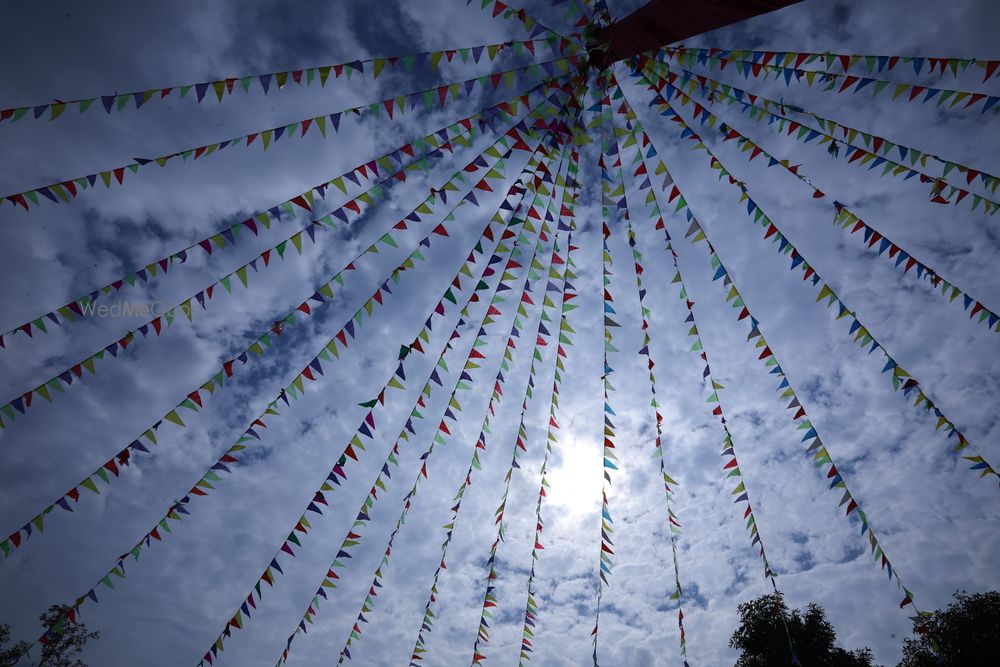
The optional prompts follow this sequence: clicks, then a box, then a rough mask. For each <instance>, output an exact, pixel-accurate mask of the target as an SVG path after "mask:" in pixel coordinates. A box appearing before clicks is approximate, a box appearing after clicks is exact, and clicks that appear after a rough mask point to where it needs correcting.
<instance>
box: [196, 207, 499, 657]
mask: <svg viewBox="0 0 1000 667" xmlns="http://www.w3.org/2000/svg"><path fill="white" fill-rule="evenodd" d="M493 222H494V220H492V219H491V220H490V221H489V222H488V223H487V225H486V227H485V228H484V229H483V232H482V234H481V235H480V237H479V238H478V239H477V241H476V243H475V245H474V247H473V249H472V250H470V252H469V258H468V259H467V260H466V261H465V262H464V263H463V264H462V266H461V267H460V268H459V270H458V272H457V273H456V274H455V277H454V278H453V279H452V280H451V281H449V282H448V283H447V284H446V286H445V289H444V292H443V294H442V295H441V297H440V298H439V299H438V303H437V305H436V306H432V307H431V310H430V312H429V313H428V314H427V316H426V321H425V323H424V325H423V327H422V328H421V330H420V331H419V332H418V334H417V335H415V336H414V338H413V341H414V342H413V343H410V344H409V345H402V347H401V350H400V359H399V360H398V362H397V365H396V368H395V370H394V371H393V372H392V373H390V375H389V378H388V379H387V380H386V381H385V382H384V383H383V386H382V388H381V389H380V390H379V391H378V392H377V398H375V399H373V400H372V401H368V402H367V403H366V404H363V405H365V406H366V407H368V413H367V414H366V415H365V416H364V417H363V418H362V420H361V423H360V424H359V425H358V427H357V429H355V432H354V435H353V436H352V437H351V438H350V439H349V441H348V444H347V446H346V448H345V449H344V453H343V454H342V455H341V456H340V458H339V460H338V461H337V463H336V464H335V465H334V466H332V467H331V470H330V472H329V474H327V475H326V476H325V477H324V479H323V481H322V483H321V484H320V485H319V488H317V489H316V491H314V492H313V493H312V495H311V496H310V497H311V498H312V500H311V501H309V502H308V503H307V505H306V509H304V510H303V511H302V513H301V516H300V517H299V519H298V520H297V521H296V522H295V523H294V525H293V527H292V528H291V529H290V531H289V533H288V537H286V538H284V539H283V540H282V544H281V546H280V547H278V548H277V549H276V550H275V553H274V556H273V557H272V558H271V559H270V561H269V565H268V566H267V567H265V568H264V571H263V572H262V573H261V575H260V576H259V577H257V581H256V582H255V584H254V586H253V587H252V590H251V591H250V593H249V594H248V595H246V596H245V599H243V601H242V603H241V604H240V605H238V606H237V609H236V611H235V612H234V613H233V614H232V615H231V616H230V617H229V620H228V621H227V624H226V627H225V628H224V629H223V631H222V632H221V633H219V635H218V636H217V637H216V639H215V641H214V642H213V644H212V648H211V649H210V650H209V651H207V652H206V653H205V655H204V656H203V658H202V660H201V662H200V663H199V665H204V664H205V663H207V664H210V665H211V664H214V659H216V658H218V655H217V652H218V651H221V650H223V644H224V638H225V637H228V636H229V634H230V632H231V629H232V628H235V629H238V630H242V629H243V627H244V625H245V623H246V621H244V620H243V617H244V616H246V617H247V618H249V614H250V611H249V610H250V607H249V606H248V605H253V608H254V609H256V605H254V598H253V594H254V592H256V593H257V600H258V601H260V600H261V597H260V596H261V593H260V592H261V586H262V584H264V583H267V584H269V585H270V586H272V587H273V586H274V583H275V576H274V572H277V573H278V574H283V573H284V572H283V570H282V569H281V567H280V565H279V564H278V561H277V559H278V558H279V557H280V556H281V554H282V553H285V554H288V555H289V556H291V557H293V558H294V557H295V553H294V550H293V548H292V546H291V545H292V544H294V545H295V546H298V547H300V548H301V547H302V542H301V539H300V538H299V536H298V535H297V534H296V533H301V534H302V537H303V538H304V537H305V535H307V534H308V531H309V529H310V528H311V525H310V523H309V519H308V516H307V515H308V513H309V512H315V513H316V514H320V515H322V513H323V512H322V510H321V509H320V507H319V504H324V505H327V506H328V507H329V504H328V500H329V499H328V498H327V497H326V496H325V495H324V494H325V493H329V492H331V491H333V490H334V489H335V487H334V486H331V484H330V483H331V482H332V483H333V484H336V485H338V486H339V485H340V479H341V478H342V479H347V473H346V472H345V470H344V466H346V465H347V464H348V457H349V458H351V459H354V460H355V461H357V460H358V450H360V451H364V450H365V445H364V441H363V440H362V439H361V437H362V436H364V437H365V438H368V439H370V440H371V439H374V431H375V430H376V427H375V418H374V414H373V411H374V409H375V407H376V406H377V405H379V404H382V405H384V403H385V393H386V391H387V390H388V389H390V388H395V389H405V386H404V385H403V384H402V382H405V379H406V373H405V371H404V361H405V359H406V358H407V357H408V356H409V352H410V351H411V350H412V349H414V347H413V345H414V344H416V345H417V346H418V347H417V348H416V349H418V351H422V350H420V347H419V346H420V341H421V340H424V342H427V341H428V340H429V336H428V334H427V331H429V330H431V329H432V328H433V320H434V317H435V315H441V316H442V317H443V316H444V310H445V308H446V306H445V302H446V301H451V302H455V296H454V291H453V288H455V289H460V286H461V276H462V275H463V273H464V274H465V275H467V276H470V277H471V275H472V273H471V270H470V268H469V266H470V265H474V264H475V263H476V255H477V254H479V255H482V254H483V248H482V243H483V240H484V239H489V240H492V238H493V236H494V232H493V227H492V225H493ZM500 231H501V233H503V229H502V228H501V230H500ZM484 268H485V267H484ZM481 279H482V278H481V277H480V280H481ZM456 283H457V285H456ZM475 293H476V292H475V290H474V291H473V292H472V293H471V294H470V299H471V297H472V294H475ZM459 321H461V319H459ZM461 334H462V332H461V331H460V330H458V326H457V325H456V331H455V332H453V337H460V336H461ZM447 349H449V348H447V347H446V348H444V349H443V350H442V352H441V356H440V357H439V362H440V360H441V359H443V357H444V353H445V351H446V350H447ZM432 370H433V367H432ZM429 382H430V378H428V380H427V382H426V383H425V385H424V386H425V388H427V389H428V390H429V386H428V383H429ZM412 409H416V408H415V407H414V408H412ZM405 432H406V431H405V429H404V433H405ZM397 454H398V442H397V445H396V446H394V447H393V449H392V450H390V452H389V454H388V457H387V461H386V463H383V465H382V471H383V472H380V473H379V475H378V477H377V478H376V480H375V482H373V484H372V487H371V488H372V490H371V492H370V494H369V497H368V498H367V499H366V501H365V505H364V506H363V507H362V509H361V510H360V511H359V519H358V521H361V520H362V519H361V518H360V516H361V515H362V514H364V513H365V512H366V511H367V510H370V509H371V506H372V505H373V504H374V502H375V500H377V498H378V496H377V493H378V489H379V488H382V489H383V490H384V488H385V487H384V483H383V482H382V475H383V474H387V471H388V465H389V463H393V464H395V463H396V461H395V455H397ZM350 536H353V537H350ZM359 538H360V536H359V535H356V534H355V533H353V528H352V532H350V533H349V538H348V539H347V540H345V541H348V540H353V541H354V542H353V544H357V543H358V542H357V540H358V539H359ZM341 552H342V553H346V552H344V550H343V549H342V550H341ZM339 557H340V556H339V555H338V558H339ZM347 557H350V555H349V554H347ZM335 563H336V561H335ZM333 567H336V564H335V565H333V566H331V568H329V569H333ZM320 590H321V591H322V590H323V589H322V587H320ZM241 599H242V598H241Z"/></svg>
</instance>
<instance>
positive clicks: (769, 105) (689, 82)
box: [662, 69, 1000, 215]
mask: <svg viewBox="0 0 1000 667" xmlns="http://www.w3.org/2000/svg"><path fill="white" fill-rule="evenodd" d="M681 71H682V72H683V76H678V75H677V74H676V73H673V72H669V71H668V73H667V74H666V75H665V76H663V77H662V78H663V79H665V80H666V81H667V82H668V83H669V84H671V85H673V84H675V83H677V82H678V80H680V85H681V86H687V87H688V89H689V90H690V94H691V95H693V94H694V92H695V90H697V89H701V91H702V97H703V98H705V99H706V100H707V101H708V103H709V104H710V105H711V104H713V103H714V102H715V100H716V99H718V97H717V96H721V97H723V98H724V99H725V100H726V101H727V104H729V105H733V104H739V105H740V106H741V110H742V112H743V113H745V114H746V115H747V116H749V117H750V118H751V119H752V120H755V121H757V122H760V121H762V120H765V119H766V120H767V121H768V124H769V125H771V126H772V127H774V129H775V131H777V132H778V133H779V134H783V135H785V136H793V135H794V138H795V139H796V140H797V141H799V142H801V143H804V144H807V143H810V142H812V141H813V140H815V139H817V138H818V139H819V141H817V144H816V145H817V146H823V145H826V146H827V154H828V155H830V156H831V157H833V158H834V159H837V158H839V157H841V148H843V158H844V159H845V160H847V163H848V164H855V163H857V166H859V167H864V166H867V167H868V171H872V170H874V169H876V168H877V167H882V171H881V173H880V176H882V177H885V176H887V175H888V176H892V177H899V176H902V177H903V180H904V181H907V180H909V179H911V178H913V177H917V178H918V180H919V181H920V182H921V183H923V184H926V185H928V186H929V188H928V191H929V195H928V198H929V199H930V201H932V202H934V203H935V204H945V205H947V204H952V205H953V206H958V205H959V204H960V203H962V201H963V200H965V199H966V198H968V197H969V196H970V195H971V199H969V200H968V202H967V203H968V204H969V205H970V207H971V210H973V211H975V210H977V209H979V208H980V205H981V208H982V210H983V213H985V214H988V215H993V214H995V213H996V212H997V210H998V209H1000V204H998V203H997V202H995V201H993V200H992V199H989V198H988V197H985V196H982V195H978V194H976V193H973V192H971V191H970V190H967V189H965V188H963V187H960V186H957V185H953V184H951V183H949V182H948V181H946V180H945V176H947V175H948V173H949V172H950V171H952V170H953V169H954V168H956V167H958V166H959V165H957V164H955V163H952V162H947V161H944V160H941V159H940V158H935V159H936V160H937V161H939V162H941V163H942V164H943V165H944V166H943V169H942V171H943V175H942V176H932V175H930V174H928V173H926V172H924V171H922V170H920V169H919V168H917V163H918V162H919V163H920V165H921V166H922V167H924V168H926V167H927V163H928V159H929V158H932V157H934V156H933V155H931V154H929V153H923V152H921V151H918V150H916V149H913V148H909V147H907V146H900V145H897V144H893V143H891V142H886V141H885V140H884V139H882V138H881V137H876V136H873V135H870V134H867V133H860V132H859V131H858V130H855V129H853V128H849V127H847V126H844V125H838V124H836V123H835V122H834V121H826V120H825V119H823V122H822V123H819V124H820V127H821V128H822V129H819V130H817V129H816V128H814V127H812V126H810V125H808V124H805V123H802V122H798V121H794V120H792V119H790V118H789V117H788V116H787V110H788V109H790V108H797V107H793V105H791V104H785V103H782V102H775V101H774V100H768V99H765V98H761V97H759V96H757V95H753V94H752V93H747V92H746V91H743V90H740V89H738V88H734V87H732V86H727V87H726V88H728V90H727V89H725V88H724V86H725V84H718V82H716V81H714V80H713V79H708V77H703V76H699V75H695V74H694V73H693V72H691V71H690V70H686V69H682V70H681ZM713 85H715V86H716V88H715V90H712V86H713ZM675 89H676V90H678V93H679V94H680V95H681V96H682V104H684V105H687V104H688V103H691V104H693V105H695V106H696V107H697V116H698V117H699V118H703V119H704V120H702V122H705V121H706V120H708V121H709V122H715V121H711V114H710V113H709V112H708V110H707V109H705V108H704V107H702V106H701V105H700V104H698V103H697V102H694V101H693V100H691V98H690V97H689V96H688V95H686V94H684V93H683V91H682V90H680V88H679V87H677V86H675ZM706 90H708V91H709V92H708V93H707V94H706V92H705V91H706ZM744 95H745V96H746V100H744V99H743V97H744ZM758 103H759V104H760V106H758ZM774 109H777V112H775V111H774ZM723 125H724V124H723ZM838 127H839V128H840V130H841V134H842V135H843V136H842V139H841V141H842V142H843V147H842V146H841V144H838V143H837V138H836V135H835V134H834V133H835V132H836V130H837V128H838ZM722 129H723V128H722V125H720V130H722ZM725 132H726V133H727V135H726V136H727V138H729V139H734V138H736V137H737V136H741V135H739V133H735V134H733V132H734V130H732V128H731V127H728V126H727V127H726V128H725ZM859 136H860V137H861V139H862V141H863V142H864V146H861V145H857V144H854V143H852V142H854V141H855V140H856V139H857V138H858V137H859ZM740 143H741V148H744V147H745V151H747V152H750V153H751V155H752V156H753V157H756V156H757V155H759V154H760V152H761V151H760V150H759V146H757V145H756V144H754V143H753V142H751V141H749V139H744V140H741V142H740ZM893 148H895V149H897V151H898V153H899V159H900V160H907V159H908V160H909V165H907V164H905V162H897V161H896V160H893V159H892V157H891V155H892V153H891V149H893ZM880 152H881V155H880ZM775 162H776V161H775V160H773V159H772V160H771V162H770V165H769V166H773V165H774V164H775ZM783 166H785V167H786V168H789V167H788V166H787V163H786V164H785V165H783ZM797 168H798V167H794V169H797ZM962 169H963V170H964V173H965V176H966V182H967V184H968V185H971V184H972V182H973V181H975V180H976V177H977V176H978V177H979V179H980V180H981V181H982V183H983V185H984V186H985V187H988V188H990V189H991V190H992V191H993V192H994V193H995V192H996V188H997V186H998V185H1000V179H997V178H996V177H993V176H991V175H989V174H986V173H983V172H980V171H978V170H975V169H971V168H969V167H965V166H962ZM800 178H802V177H801V176H800ZM816 196H817V197H818V196H821V195H816Z"/></svg>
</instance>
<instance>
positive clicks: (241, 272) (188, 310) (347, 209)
mask: <svg viewBox="0 0 1000 667" xmlns="http://www.w3.org/2000/svg"><path fill="white" fill-rule="evenodd" d="M507 108H508V109H510V108H511V107H510V106H508V107H507ZM529 109H530V107H529ZM513 111H514V112H515V113H516V111H517V109H516V108H515V109H513ZM473 127H474V126H473ZM471 131H472V130H471V129H470V130H463V132H462V133H461V135H459V136H464V134H467V133H469V132H471ZM452 141H453V140H452ZM452 141H448V142H446V143H444V144H443V148H444V150H448V151H449V152H454V151H453V146H452V145H451V144H452ZM458 143H459V145H466V146H469V145H471V144H469V143H468V142H463V141H461V140H459V141H458ZM442 157H444V152H443V151H442V149H441V148H434V149H432V150H430V151H428V153H426V154H425V155H423V156H421V157H420V158H419V159H415V160H413V161H412V162H411V163H409V164H402V165H401V166H400V167H399V168H398V169H397V170H396V171H394V172H392V173H390V174H388V175H386V176H385V177H384V178H382V179H381V180H380V181H377V182H376V183H375V184H374V185H372V186H371V187H370V188H369V189H368V190H366V191H364V192H362V193H361V194H359V195H357V196H356V197H354V198H353V199H351V200H349V201H348V202H347V203H345V204H344V205H342V206H340V207H339V208H337V209H335V210H334V211H333V212H332V213H329V214H327V215H325V216H323V217H321V218H319V219H318V220H314V221H313V222H312V223H308V224H307V225H306V226H305V227H304V228H303V229H302V230H301V231H299V232H297V233H295V234H293V235H292V236H290V237H288V238H286V239H284V240H283V241H281V242H280V243H278V244H277V245H275V246H274V247H272V248H268V249H267V250H265V251H264V252H262V253H261V254H260V255H259V256H258V257H255V258H254V259H253V260H251V261H249V262H247V263H245V264H243V265H242V266H240V267H238V268H237V269H235V270H234V271H231V272H230V273H228V274H226V275H224V276H223V277H222V278H219V279H217V280H214V281H212V282H211V283H210V284H209V285H208V286H206V287H204V288H202V289H201V290H199V291H198V292H197V293H195V294H193V295H191V296H190V297H188V298H187V299H186V300H185V301H183V302H181V303H179V304H177V305H175V306H172V307H170V308H169V309H166V310H165V312H164V313H163V314H162V315H156V316H155V317H153V319H151V320H149V321H147V322H145V323H144V324H142V325H141V326H139V327H138V328H137V330H138V331H139V332H140V333H142V336H143V339H145V338H146V337H147V335H148V334H149V331H150V330H152V331H153V332H155V334H156V336H157V337H158V336H159V335H160V333H161V330H162V328H163V325H164V322H165V323H166V327H167V328H169V327H170V326H172V324H173V322H174V318H175V317H176V316H177V313H178V312H180V313H183V314H184V316H185V317H186V318H187V320H188V321H189V322H191V321H192V314H193V312H194V305H193V303H192V300H194V301H197V302H198V304H199V305H200V306H201V307H202V309H203V310H205V309H206V308H207V306H206V301H210V300H211V299H212V295H213V292H214V290H215V289H216V288H217V287H219V286H222V287H223V288H225V290H226V292H227V293H232V279H233V276H236V277H237V278H238V279H239V281H240V283H241V284H242V285H243V287H244V289H247V288H248V282H247V281H248V273H249V269H251V268H252V269H253V270H254V272H255V273H257V272H258V271H259V268H258V260H260V261H263V264H264V268H267V267H268V266H269V265H270V258H271V257H272V254H277V255H278V257H279V258H280V259H284V255H285V251H286V249H287V244H288V243H289V242H291V243H292V245H293V246H294V247H295V249H296V251H297V252H298V254H299V256H301V254H302V232H306V234H307V235H308V236H309V240H310V241H312V242H313V243H315V242H316V238H315V234H316V225H317V224H318V225H320V226H322V227H329V228H331V229H336V227H337V225H336V221H335V220H334V218H337V219H339V220H341V221H343V222H344V223H345V224H350V223H351V222H352V220H351V218H350V216H351V215H354V216H355V219H359V218H360V217H361V216H362V215H363V213H364V212H365V211H366V210H368V209H370V208H371V207H373V206H375V204H376V203H377V202H379V201H385V200H387V199H388V198H389V196H390V189H391V188H392V187H394V186H395V185H396V183H398V182H402V181H404V180H405V179H406V172H407V171H408V170H409V171H415V170H417V169H423V170H424V171H428V170H429V167H428V166H427V159H428V158H442ZM481 166H485V164H483V165H481ZM458 189H459V188H458V187H457V186H456V185H454V183H452V182H451V181H448V182H446V183H445V185H444V186H443V188H442V189H441V191H440V193H439V194H440V195H441V197H442V198H443V200H444V201H447V191H449V190H451V191H457V190H458ZM435 194H437V191H435ZM308 204H309V203H308V202H307V201H303V202H299V203H298V205H299V206H301V207H302V208H304V209H305V210H307V211H309V212H312V209H311V206H309V205H308ZM362 205H364V208H363V207H362ZM423 208H424V210H423V211H421V212H426V211H427V210H428V209H427V207H423ZM417 210H418V211H420V210H421V209H420V207H418V209H417ZM403 228H404V229H405V222H404V223H403ZM378 242H382V243H384V244H385V245H387V246H393V245H394V243H395V241H394V240H393V239H392V237H391V232H387V233H386V235H383V236H382V237H381V238H380V239H379V240H378V241H377V242H376V243H378ZM371 248H375V250H374V252H375V253H377V252H378V250H377V247H376V246H375V245H373V246H371V247H370V248H369V249H368V250H365V251H364V252H362V253H361V254H359V255H358V257H356V258H355V261H356V260H358V259H359V258H360V257H361V256H362V255H363V254H365V253H367V252H369V251H371ZM208 252H211V246H210V245H209V250H208ZM352 265H353V262H351V263H349V264H348V266H352ZM334 278H335V277H331V278H330V280H329V281H328V282H327V283H326V285H329V283H330V282H333V280H334ZM319 289H322V286H321V287H320V288H317V290H314V292H313V293H314V294H317V293H319ZM327 296H328V297H331V298H332V294H327ZM306 301H308V299H307V300H306ZM308 308H309V306H308V305H307V306H306V310H305V311H304V312H305V313H306V314H309V312H308ZM292 312H293V313H294V311H292ZM154 315H155V313H154ZM286 317H287V315H286ZM277 321H278V322H281V321H282V320H281V319H279V320H277ZM276 326H277V325H276ZM279 328H280V327H279ZM275 333H278V334H279V335H280V331H275ZM134 340H137V339H135V334H134V331H129V332H128V334H126V335H125V336H124V337H122V338H121V339H119V340H118V341H117V342H112V343H111V344H109V345H107V346H105V347H103V348H101V349H98V351H97V352H95V353H93V354H91V355H89V356H87V357H86V358H85V359H84V360H83V361H81V362H79V363H77V364H74V365H72V366H71V367H69V368H66V369H65V370H63V371H61V372H59V373H56V374H55V375H54V376H53V377H51V378H49V379H48V380H46V381H44V382H42V383H41V384H40V385H38V386H37V387H35V388H34V389H30V390H28V391H27V392H25V393H24V394H21V395H20V396H18V397H15V398H14V399H12V401H10V402H8V403H6V404H4V405H0V428H2V427H3V421H2V419H3V415H7V416H8V417H9V418H10V419H11V420H13V418H14V415H15V411H16V412H17V413H21V414H24V413H25V411H26V410H27V408H30V407H31V404H32V396H33V392H34V393H38V394H39V395H40V396H42V398H44V399H45V400H47V401H51V395H50V393H49V387H52V388H53V389H57V390H59V391H60V392H61V391H64V389H65V388H64V387H62V386H61V383H60V380H61V379H62V378H66V377H69V378H70V380H69V382H68V383H67V385H69V384H71V383H72V375H76V377H77V378H78V379H79V378H80V377H81V376H82V373H83V370H84V368H85V369H86V370H88V371H89V372H90V373H91V374H93V373H94V372H95V368H94V362H95V360H100V359H103V358H104V353H105V352H107V353H109V354H111V355H112V357H113V358H117V357H118V351H119V347H120V348H121V350H122V351H124V350H125V349H126V348H127V346H128V345H129V344H131V343H132V342H133V341H134ZM71 372H72V375H71ZM62 382H66V381H65V380H62Z"/></svg>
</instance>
